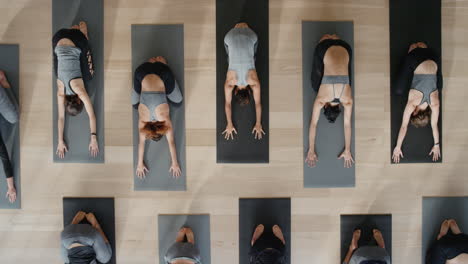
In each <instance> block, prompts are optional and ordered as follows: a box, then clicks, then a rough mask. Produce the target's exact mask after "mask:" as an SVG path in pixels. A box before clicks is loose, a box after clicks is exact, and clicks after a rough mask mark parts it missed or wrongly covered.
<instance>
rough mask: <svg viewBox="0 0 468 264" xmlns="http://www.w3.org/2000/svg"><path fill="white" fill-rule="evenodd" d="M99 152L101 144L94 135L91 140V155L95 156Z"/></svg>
mask: <svg viewBox="0 0 468 264" xmlns="http://www.w3.org/2000/svg"><path fill="white" fill-rule="evenodd" d="M98 153H99V145H98V142H97V139H96V138H94V137H92V138H91V141H90V142H89V154H91V157H93V158H95V157H96V156H97V154H98Z"/></svg>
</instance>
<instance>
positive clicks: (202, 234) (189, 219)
mask: <svg viewBox="0 0 468 264" xmlns="http://www.w3.org/2000/svg"><path fill="white" fill-rule="evenodd" d="M182 227H190V228H191V229H192V231H193V234H194V236H195V245H196V246H197V247H198V249H199V250H200V255H201V262H202V263H203V264H210V263H211V240H210V216H209V215H159V216H158V234H159V238H158V241H159V263H161V264H163V263H165V262H164V256H165V255H166V252H167V250H168V249H169V248H170V247H171V246H172V244H174V242H175V239H176V236H177V233H178V232H179V230H180V229H181V228H182Z"/></svg>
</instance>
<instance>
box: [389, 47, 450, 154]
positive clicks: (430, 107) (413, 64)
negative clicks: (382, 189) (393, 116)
mask: <svg viewBox="0 0 468 264" xmlns="http://www.w3.org/2000/svg"><path fill="white" fill-rule="evenodd" d="M439 64H440V58H438V56H436V55H435V54H434V52H433V51H432V50H431V49H429V48H428V47H427V45H426V44H425V43H423V42H417V43H414V44H411V45H410V47H409V50H408V54H407V55H406V58H405V61H404V63H403V64H402V66H401V69H400V72H399V74H398V78H397V80H396V82H395V83H394V84H392V86H393V87H392V90H394V93H395V94H397V95H399V96H408V101H407V103H406V106H405V110H404V112H403V118H402V121H401V127H400V130H399V132H398V138H397V142H396V145H395V148H394V149H393V153H392V160H393V162H395V163H399V162H400V160H401V159H403V152H402V150H401V148H402V145H403V141H404V139H405V136H406V131H407V130H408V124H409V123H410V124H411V125H413V126H414V127H416V128H419V127H425V126H427V125H428V124H429V123H430V124H431V127H432V136H433V138H434V145H433V147H432V149H431V151H430V152H429V155H432V161H437V160H439V158H440V157H441V151H440V145H439V127H438V122H439V112H440V99H439V94H440V93H441V92H442V91H441V89H442V73H441V69H440V65H439Z"/></svg>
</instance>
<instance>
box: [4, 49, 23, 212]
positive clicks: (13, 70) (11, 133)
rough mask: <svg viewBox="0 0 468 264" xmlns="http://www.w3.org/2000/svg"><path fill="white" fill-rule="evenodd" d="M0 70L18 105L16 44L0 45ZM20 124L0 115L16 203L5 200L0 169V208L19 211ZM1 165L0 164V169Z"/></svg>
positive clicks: (17, 52)
mask: <svg viewBox="0 0 468 264" xmlns="http://www.w3.org/2000/svg"><path fill="white" fill-rule="evenodd" d="M0 70H3V71H4V72H5V74H6V77H7V79H8V81H9V82H10V85H11V92H13V96H14V97H15V98H16V100H17V102H18V104H19V75H20V72H19V46H18V45H16V44H13V45H12V44H1V45H0ZM19 130H20V124H19V122H18V123H16V124H10V123H9V122H7V121H6V120H5V119H4V118H3V117H2V116H1V115H0V136H1V137H2V139H3V141H4V143H5V146H6V148H7V150H8V155H9V157H10V162H11V166H12V167H13V177H14V181H15V187H16V193H17V195H16V201H15V202H14V203H10V202H9V201H8V199H6V198H5V195H6V192H7V190H8V185H7V182H6V180H5V179H6V176H5V175H4V172H3V168H2V169H0V208H2V209H19V208H21V180H20V179H21V177H20V133H19ZM2 166H3V165H2V164H1V163H0V167H2Z"/></svg>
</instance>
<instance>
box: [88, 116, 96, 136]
mask: <svg viewBox="0 0 468 264" xmlns="http://www.w3.org/2000/svg"><path fill="white" fill-rule="evenodd" d="M89 130H90V133H96V116H95V115H94V114H93V115H90V116H89Z"/></svg>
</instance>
